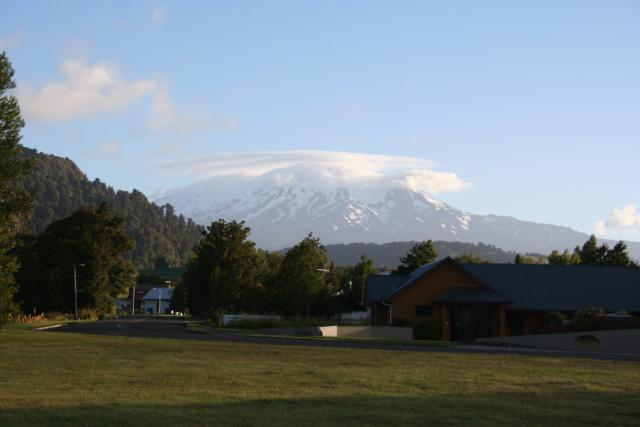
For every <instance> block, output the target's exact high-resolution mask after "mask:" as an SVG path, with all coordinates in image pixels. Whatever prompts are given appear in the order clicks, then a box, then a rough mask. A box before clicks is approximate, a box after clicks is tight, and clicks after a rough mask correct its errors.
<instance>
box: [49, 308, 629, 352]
mask: <svg viewBox="0 0 640 427" xmlns="http://www.w3.org/2000/svg"><path fill="white" fill-rule="evenodd" d="M184 323H185V320H184V318H181V317H170V316H155V317H153V316H141V317H125V318H121V319H110V320H100V321H97V322H87V323H75V324H67V325H64V326H61V327H59V328H55V329H49V330H48V331H51V332H73V333H83V334H96V335H110V336H126V337H143V338H174V339H195V340H209V341H226V342H241V343H253V344H276V345H298V346H311V347H337V348H355V349H376V350H396V351H422V352H441V353H476V354H508V355H518V354H522V355H528V356H547V357H577V358H589V359H600V360H634V361H640V355H635V354H610V353H589V352H579V351H554V350H539V349H523V348H507V347H493V346H481V345H469V344H467V345H465V344H460V345H455V346H452V347H431V346H423V345H413V344H402V343H398V344H394V343H386V342H385V343H379V342H366V341H363V342H354V341H342V340H331V339H300V338H293V337H292V338H283V337H276V336H274V337H270V336H256V335H253V334H250V333H246V331H233V330H230V331H220V330H216V329H210V328H207V333H205V334H194V333H190V332H187V330H186V328H185V325H184Z"/></svg>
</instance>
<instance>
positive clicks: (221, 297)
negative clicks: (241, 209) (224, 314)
mask: <svg viewBox="0 0 640 427" xmlns="http://www.w3.org/2000/svg"><path fill="white" fill-rule="evenodd" d="M250 233H251V230H250V229H249V227H245V226H244V221H243V222H236V221H232V222H225V221H224V220H222V219H220V220H218V221H215V222H213V223H211V226H209V227H208V228H207V231H206V233H204V236H203V238H202V240H201V241H200V243H199V244H198V246H197V247H196V250H195V253H194V255H193V257H192V259H191V260H190V261H189V262H188V263H187V270H186V271H185V274H184V277H183V283H184V285H185V286H186V293H187V301H188V305H189V309H190V311H191V313H192V314H194V315H197V316H209V317H215V316H216V313H217V312H219V311H220V310H224V311H237V310H241V309H243V308H244V306H243V304H244V297H246V295H247V292H249V290H250V289H251V288H252V287H254V286H255V285H256V282H257V278H258V275H259V269H258V260H257V254H256V248H255V244H254V243H253V242H252V241H250V240H248V237H249V234H250Z"/></svg>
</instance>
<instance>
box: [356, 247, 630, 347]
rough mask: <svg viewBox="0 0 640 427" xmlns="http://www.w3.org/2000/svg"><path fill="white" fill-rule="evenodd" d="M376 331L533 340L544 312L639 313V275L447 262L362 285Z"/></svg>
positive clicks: (372, 279)
mask: <svg viewBox="0 0 640 427" xmlns="http://www.w3.org/2000/svg"><path fill="white" fill-rule="evenodd" d="M367 300H368V302H369V305H370V307H371V310H372V316H371V317H372V321H373V323H374V324H376V325H390V324H409V325H411V326H417V325H419V324H427V325H428V326H429V327H430V328H432V329H433V330H435V331H437V336H439V337H440V338H442V339H443V340H467V339H473V338H479V337H485V336H504V335H522V334H530V333H534V332H535V331H536V330H537V329H538V328H540V326H542V322H543V319H544V315H545V314H546V313H548V312H550V311H559V312H563V313H566V314H571V313H573V312H575V311H578V310H581V309H583V308H585V307H587V306H596V307H600V308H603V309H604V310H605V311H607V312H615V311H617V310H621V309H625V310H627V311H628V312H630V313H633V314H640V268H635V267H609V266H553V265H528V264H462V263H458V262H456V261H454V260H453V259H451V258H449V257H447V258H443V259H441V260H438V261H436V262H433V263H430V264H426V265H424V266H422V267H420V268H419V269H417V270H416V271H414V272H413V273H411V274H410V275H409V276H394V275H376V276H371V277H370V278H369V280H368V282H367Z"/></svg>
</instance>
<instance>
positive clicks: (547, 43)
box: [0, 0, 640, 240]
mask: <svg viewBox="0 0 640 427" xmlns="http://www.w3.org/2000/svg"><path fill="white" fill-rule="evenodd" d="M0 9H1V12H2V15H3V16H5V17H7V18H5V19H4V20H3V21H4V22H3V26H2V29H1V30H0V49H4V50H6V51H7V52H8V54H9V56H10V59H11V61H12V62H13V66H14V68H15V70H16V78H17V81H18V86H19V87H18V90H17V94H18V96H19V99H20V101H21V104H22V105H23V111H24V115H25V117H26V119H27V127H26V128H25V130H24V139H23V143H24V144H25V145H27V146H30V147H34V148H37V149H39V150H41V151H45V152H48V153H53V154H57V155H61V156H68V157H70V158H72V159H73V160H74V161H76V163H77V164H78V165H79V166H80V167H81V168H82V169H83V170H84V171H85V172H86V173H87V174H88V175H89V176H90V177H91V178H94V177H99V178H100V179H101V180H103V181H105V182H107V183H109V184H110V185H112V186H114V187H116V188H123V189H131V188H138V189H141V190H143V191H144V192H145V193H147V194H149V195H152V194H154V193H156V192H157V191H159V190H162V189H166V188H171V187H175V186H177V185H184V184H188V183H190V182H195V181H198V180H200V179H202V178H203V177H204V176H202V174H199V172H197V171H195V170H193V169H192V168H191V169H190V168H189V167H188V166H185V165H189V164H195V163H193V162H197V161H198V160H199V159H202V158H210V157H211V156H214V157H215V156H219V155H220V154H222V153H245V154H246V155H247V156H248V158H252V159H253V158H257V157H256V156H255V153H262V152H265V151H278V152H299V151H313V152H320V151H331V152H336V151H340V152H348V153H363V154H369V155H377V156H378V157H375V159H378V160H379V159H383V160H384V161H387V160H388V159H391V160H390V161H391V163H392V164H393V165H396V166H397V167H404V166H406V164H407V162H406V161H405V160H402V161H399V162H396V163H394V162H395V160H394V159H395V158H396V157H402V158H404V159H406V158H412V159H414V160H415V161H414V160H411V161H410V162H408V163H411V165H412V167H414V166H415V165H416V164H418V163H420V162H421V161H422V160H424V162H423V163H420V167H424V168H426V169H433V170H437V171H439V172H441V173H442V174H445V175H442V176H443V177H444V178H447V177H452V176H453V177H455V179H457V180H458V181H456V182H458V183H461V182H462V183H463V184H464V185H456V183H455V182H453V183H452V182H449V181H447V183H445V185H441V186H436V187H434V188H433V189H432V192H433V193H435V194H436V196H437V197H438V198H439V199H441V200H443V201H445V202H447V203H450V204H452V205H454V206H456V207H458V208H460V209H464V210H467V211H470V212H473V213H494V214H501V215H511V216H515V217H518V218H520V219H526V220H532V221H537V222H547V223H554V224H559V225H567V226H571V227H573V228H576V229H578V230H581V231H585V232H594V231H597V232H598V234H599V235H600V236H603V237H612V238H625V239H632V240H640V214H639V213H638V211H639V210H640V209H638V207H640V189H639V187H638V182H639V180H640V172H639V169H638V159H639V158H640V102H638V100H639V99H640V2H637V1H585V0H582V1H563V2H558V1H530V2H512V1H498V2H491V1H485V2H477V1H468V2H465V1H447V2H445V1H443V2H427V1H416V2H411V1H399V2H375V1H348V2H346V1H345V2H343V1H325V2H322V1H290V2H286V1H233V2H230V1H224V2H223V1H217V2H213V1H210V2H204V1H202V2H170V1H160V2H156V1H135V2H130V1H121V2H113V1H112V2H98V1H73V2H71V1H57V2H51V1H42V2H38V1H29V2H24V1H14V0H4V1H3V2H2V5H1V6H0ZM289 154H290V153H289ZM289 154H288V155H287V156H288V157H286V158H291V156H289ZM317 155H318V156H320V157H322V156H323V155H322V153H317ZM236 156H237V154H236ZM251 156H253V157H251ZM389 156H394V157H393V158H391V157H389ZM258 157H260V156H258ZM294 157H295V156H294ZM224 158H228V157H224ZM331 159H335V156H333V157H331ZM349 159H351V157H349ZM368 159H370V157H366V156H364V157H363V158H362V161H360V162H356V163H353V162H352V163H350V166H349V167H351V168H353V167H363V168H366V164H367V162H368ZM349 161H350V160H349ZM376 161H377V160H376ZM189 162H192V163H189ZM374 163H375V162H374ZM354 165H355V166H354ZM349 170H351V169H349ZM378 172H380V173H386V172H385V171H378ZM395 172H396V171H394V173H395ZM394 176H395V175H394ZM444 181H446V180H441V181H438V182H444ZM425 185H433V184H432V181H429V183H428V184H425ZM427 189H429V188H427Z"/></svg>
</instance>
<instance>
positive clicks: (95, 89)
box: [17, 59, 157, 122]
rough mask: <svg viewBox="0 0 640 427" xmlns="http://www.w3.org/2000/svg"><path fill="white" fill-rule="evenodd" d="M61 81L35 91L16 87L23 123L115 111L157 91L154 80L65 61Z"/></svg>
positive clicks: (111, 68)
mask: <svg viewBox="0 0 640 427" xmlns="http://www.w3.org/2000/svg"><path fill="white" fill-rule="evenodd" d="M60 75H61V77H62V80H60V81H51V82H48V83H45V84H44V85H43V86H41V87H40V88H38V89H34V88H32V87H31V86H29V85H20V86H19V87H18V92H17V94H18V97H19V99H20V105H21V106H22V109H23V111H24V114H25V117H26V118H27V119H35V120H42V121H47V122H67V121H71V120H73V119H76V118H87V117H91V116H95V115H97V114H101V113H108V112H113V111H118V110H120V109H122V108H124V107H126V106H128V105H129V104H131V103H132V102H134V101H136V100H137V99H139V98H141V97H143V96H145V95H147V94H149V93H152V92H153V91H155V90H156V89H157V83H156V81H155V79H153V78H151V79H136V80H126V79H124V78H123V77H122V75H121V73H120V71H119V69H118V67H117V66H115V65H110V64H106V63H101V64H96V65H89V64H87V63H86V62H85V61H84V60H78V59H76V60H68V61H65V62H63V63H62V66H61V67H60Z"/></svg>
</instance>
